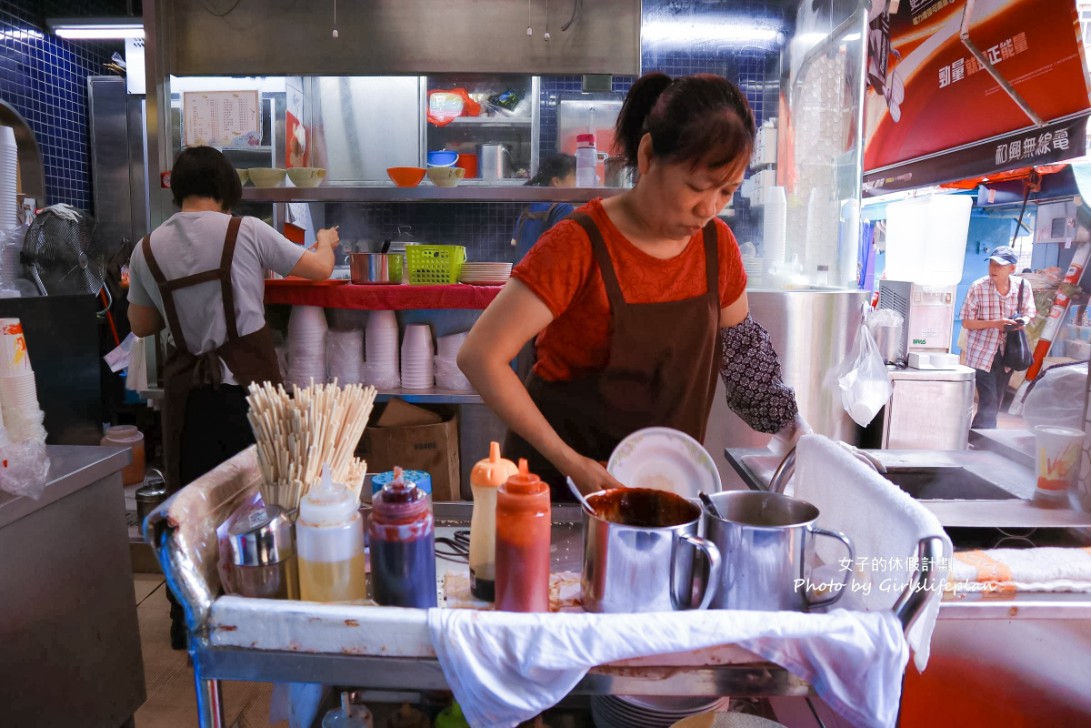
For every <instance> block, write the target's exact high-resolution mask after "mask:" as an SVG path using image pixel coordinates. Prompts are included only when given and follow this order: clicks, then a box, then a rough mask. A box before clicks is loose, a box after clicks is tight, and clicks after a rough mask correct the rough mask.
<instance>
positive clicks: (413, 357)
mask: <svg viewBox="0 0 1091 728" xmlns="http://www.w3.org/2000/svg"><path fill="white" fill-rule="evenodd" d="M433 355H434V350H433V348H432V327H431V326H429V325H428V324H410V325H409V326H406V327H405V338H404V339H403V340H402V388H403V389H431V388H432V387H434V386H435V384H436V370H435V366H434V365H433V363H432V357H433Z"/></svg>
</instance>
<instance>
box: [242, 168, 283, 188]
mask: <svg viewBox="0 0 1091 728" xmlns="http://www.w3.org/2000/svg"><path fill="white" fill-rule="evenodd" d="M246 171H247V173H248V174H249V175H250V181H251V182H253V183H254V186H255V187H280V186H281V185H282V184H284V177H285V176H286V173H285V171H284V170H283V169H280V168H278V167H251V168H250V169H248V170H246Z"/></svg>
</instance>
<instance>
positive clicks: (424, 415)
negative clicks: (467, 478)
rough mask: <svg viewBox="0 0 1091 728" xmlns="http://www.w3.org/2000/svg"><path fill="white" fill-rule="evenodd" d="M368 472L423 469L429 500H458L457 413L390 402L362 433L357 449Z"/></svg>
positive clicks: (445, 409)
mask: <svg viewBox="0 0 1091 728" xmlns="http://www.w3.org/2000/svg"><path fill="white" fill-rule="evenodd" d="M359 455H360V457H363V458H364V459H365V460H367V469H368V472H370V473H378V472H383V471H386V470H393V469H394V466H395V465H397V466H399V467H401V468H404V469H406V470H423V471H425V472H427V473H428V474H429V475H431V476H432V500H435V501H457V500H459V498H460V492H459V486H460V478H459V457H458V410H457V409H456V408H454V407H443V408H436V410H435V411H433V410H426V409H423V408H421V407H416V406H414V405H411V404H408V403H406V402H403V401H402V400H399V399H396V398H395V399H392V400H390V402H389V403H388V404H387V405H386V408H385V409H384V410H383V412H382V414H381V415H380V416H379V417H378V418H377V419H376V420H375V425H370V426H368V428H367V429H366V430H364V438H363V440H362V442H361V448H360V450H359Z"/></svg>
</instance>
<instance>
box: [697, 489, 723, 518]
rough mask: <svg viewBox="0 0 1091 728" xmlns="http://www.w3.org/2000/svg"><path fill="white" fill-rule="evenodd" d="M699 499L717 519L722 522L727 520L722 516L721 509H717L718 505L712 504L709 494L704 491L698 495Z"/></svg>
mask: <svg viewBox="0 0 1091 728" xmlns="http://www.w3.org/2000/svg"><path fill="white" fill-rule="evenodd" d="M697 497H698V498H700V499H701V503H703V504H704V505H705V508H707V509H708V512H709V513H711V514H712V515H714V516H716V518H719V519H720V520H721V521H723V520H725V519H724V517H723V516H721V515H720V511H719V509H718V508H716V504H715V503H713V502H712V499H711V498H709V496H708V493H706V492H704V491H703V490H702V491H700V492H699V493H697Z"/></svg>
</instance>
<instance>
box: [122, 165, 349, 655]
mask: <svg viewBox="0 0 1091 728" xmlns="http://www.w3.org/2000/svg"><path fill="white" fill-rule="evenodd" d="M171 193H172V194H173V197H174V202H175V204H176V205H178V207H179V208H181V209H180V211H179V212H177V213H175V214H174V215H173V216H172V217H171V218H170V219H169V220H167V221H166V222H164V223H163V224H162V225H160V226H159V227H158V228H156V229H155V230H154V231H152V233H151V234H150V235H149V236H147V237H145V238H144V240H143V241H141V244H140V245H138V246H137V247H136V249H135V250H134V251H133V255H132V259H131V260H130V263H129V269H130V277H129V323H130V324H131V325H132V330H133V333H134V334H136V335H137V336H151V335H152V334H155V333H157V332H159V331H161V330H162V329H163V328H164V327H166V328H167V329H168V331H169V332H170V335H171V338H172V339H173V348H172V350H171V352H170V354H169V356H168V358H167V361H166V364H165V366H164V372H163V381H164V395H165V404H164V408H163V423H162V432H163V460H164V472H165V474H166V479H167V486H168V488H169V489H170V490H172V491H174V490H177V489H178V488H181V487H182V486H184V485H187V484H188V483H190V482H192V481H193V480H195V479H196V478H198V477H200V476H201V475H203V474H204V473H206V472H208V471H209V470H211V469H212V468H214V467H216V466H217V465H219V464H220V463H222V462H224V461H225V460H227V459H228V458H230V457H231V456H233V455H235V454H236V453H238V452H239V451H241V450H243V449H244V448H246V447H247V446H249V445H250V444H251V443H253V442H254V436H253V433H252V432H251V430H250V425H249V423H248V421H247V419H246V414H247V410H248V405H247V403H246V387H247V386H248V385H249V384H250V383H251V382H263V381H270V382H273V383H274V384H275V383H279V382H280V381H281V378H280V368H279V366H278V364H277V359H276V354H275V352H274V351H273V338H272V333H271V332H270V330H269V327H268V325H267V324H266V321H265V308H264V303H263V301H264V293H265V271H266V270H272V271H274V272H276V273H279V274H281V275H296V276H302V277H304V278H309V279H312V280H324V279H326V278H329V276H330V274H331V273H332V272H333V264H334V253H333V251H334V248H335V247H337V244H338V242H339V238H338V236H337V231H336V230H335V229H326V230H319V231H318V234H317V236H316V237H317V241H316V243H315V247H314V250H313V252H312V251H305V250H304V249H303V247H301V246H299V245H296V244H295V243H293V242H291V241H289V240H288V239H287V238H285V237H284V236H283V235H281V234H280V233H278V232H277V231H276V230H274V229H273V228H271V227H269V226H268V225H266V224H265V223H264V222H262V221H260V220H258V219H256V218H252V217H237V216H233V215H232V214H231V208H232V207H234V206H235V205H236V204H237V203H238V202H239V200H240V199H241V198H242V185H241V183H240V181H239V177H238V174H237V173H236V171H235V169H234V168H233V167H232V166H231V163H230V162H229V161H228V160H227V159H226V158H225V157H224V156H223V154H222V153H220V152H219V151H218V150H216V149H213V148H212V147H189V148H187V149H185V150H183V151H182V153H181V154H179V156H178V159H177V160H175V163H174V169H173V170H172V171H171ZM171 616H172V620H173V621H174V624H173V625H172V628H171V641H172V644H173V645H175V646H176V647H178V646H179V643H181V644H180V646H181V647H184V646H185V630H184V624H183V623H182V614H181V610H180V609H178V608H177V606H175V608H173V609H172V612H171Z"/></svg>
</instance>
